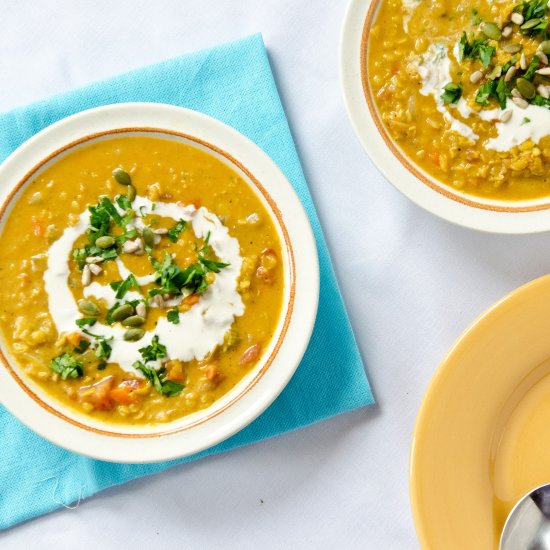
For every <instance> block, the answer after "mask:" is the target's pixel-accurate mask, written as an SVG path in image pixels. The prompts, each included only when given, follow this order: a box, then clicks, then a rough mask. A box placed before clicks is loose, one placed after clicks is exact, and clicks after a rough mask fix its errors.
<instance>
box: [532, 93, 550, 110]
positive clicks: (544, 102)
mask: <svg viewBox="0 0 550 550" xmlns="http://www.w3.org/2000/svg"><path fill="white" fill-rule="evenodd" d="M531 103H532V104H533V105H538V106H539V107H546V108H547V109H550V98H544V97H542V96H541V95H538V96H536V97H535V99H533V101H532V102H531Z"/></svg>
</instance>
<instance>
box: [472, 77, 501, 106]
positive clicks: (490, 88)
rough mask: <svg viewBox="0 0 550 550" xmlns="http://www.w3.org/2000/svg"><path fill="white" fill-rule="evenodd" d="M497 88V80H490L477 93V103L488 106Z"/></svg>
mask: <svg viewBox="0 0 550 550" xmlns="http://www.w3.org/2000/svg"><path fill="white" fill-rule="evenodd" d="M496 87H497V83H496V80H488V81H487V82H485V84H483V86H481V88H479V90H478V91H477V94H476V103H479V104H480V105H488V104H489V98H490V97H491V96H492V95H493V93H494V91H495V90H496Z"/></svg>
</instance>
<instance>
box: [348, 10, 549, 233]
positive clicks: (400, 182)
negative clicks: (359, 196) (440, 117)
mask: <svg viewBox="0 0 550 550" xmlns="http://www.w3.org/2000/svg"><path fill="white" fill-rule="evenodd" d="M381 2H382V0H351V1H350V3H349V5H348V10H347V14H346V17H345V22H344V25H343V29H342V36H341V49H340V79H341V83H342V87H343V93H344V99H345V104H346V109H347V112H348V115H349V118H350V120H351V122H352V125H353V128H354V130H355V133H356V135H357V137H358V139H359V141H360V143H361V145H362V146H363V148H364V149H365V151H366V152H367V154H368V155H369V157H370V159H371V160H372V162H373V163H374V164H375V165H376V167H377V168H378V169H379V170H380V172H381V173H382V174H383V175H384V176H385V178H386V179H387V180H388V181H389V182H390V183H392V184H393V185H394V186H395V187H396V188H397V189H398V190H399V191H400V192H401V193H403V194H404V195H405V196H406V197H408V198H409V199H410V200H411V201H413V202H414V203H416V204H417V205H419V206H421V207H422V208H424V209H426V210H428V211H429V212H431V213H433V214H435V215H437V216H439V217H441V218H443V219H446V220H448V221H450V222H452V223H455V224H458V225H462V226H465V227H469V228H472V229H476V230H481V231H487V232H494V233H515V234H521V233H536V232H542V231H547V230H548V229H550V215H549V214H548V210H549V209H550V196H546V197H544V196H543V197H539V198H535V199H529V200H507V199H506V200H503V199H495V198H487V197H481V196H474V195H472V194H468V193H465V192H463V191H461V190H460V188H459V187H455V186H452V185H448V184H446V183H444V182H443V181H440V180H439V179H437V178H436V177H434V176H433V175H432V174H429V173H428V172H427V171H426V170H424V169H423V168H422V167H421V166H420V165H419V164H417V163H416V162H414V161H412V160H411V159H410V157H408V156H407V155H406V154H405V153H404V150H403V148H402V147H401V146H400V145H399V143H397V142H396V141H395V140H394V139H393V138H392V136H391V135H390V133H389V132H388V130H387V128H386V127H385V125H384V123H383V122H382V117H381V113H380V111H379V109H378V107H377V104H376V98H375V94H374V92H373V86H372V83H371V80H370V77H371V75H370V72H369V66H368V49H369V35H370V33H371V31H372V28H373V25H374V24H375V23H376V18H377V16H378V13H379V10H380V5H381ZM408 4H411V5H413V4H414V5H416V6H418V7H417V8H416V9H417V10H422V9H423V3H422V2H421V1H420V2H417V3H415V2H412V3H410V2H409V3H408ZM434 111H435V103H434ZM436 139H437V138H436Z"/></svg>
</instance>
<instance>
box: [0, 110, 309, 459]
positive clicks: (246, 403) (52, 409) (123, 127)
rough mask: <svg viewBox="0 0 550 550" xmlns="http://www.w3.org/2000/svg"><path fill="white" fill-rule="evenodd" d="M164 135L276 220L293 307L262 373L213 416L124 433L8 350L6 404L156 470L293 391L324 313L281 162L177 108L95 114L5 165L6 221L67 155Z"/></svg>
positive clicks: (37, 141) (75, 443) (104, 452)
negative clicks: (235, 182)
mask: <svg viewBox="0 0 550 550" xmlns="http://www.w3.org/2000/svg"><path fill="white" fill-rule="evenodd" d="M115 133H116V135H117V136H121V135H124V134H131V135H136V134H137V135H142V134H145V135H154V136H159V137H166V138H168V139H174V140H179V141H182V142H184V143H189V144H192V145H194V146H196V147H199V148H200V149H203V150H206V151H208V152H210V153H211V154H212V155H214V156H216V157H217V158H219V159H220V160H222V161H223V162H225V163H227V164H228V165H229V166H231V167H232V168H233V169H234V170H235V171H236V172H238V173H239V174H240V175H241V176H242V177H243V178H244V179H245V181H247V183H248V184H249V185H250V186H251V188H252V189H253V190H254V191H255V192H256V194H257V195H258V196H259V197H260V199H261V200H262V202H263V203H264V205H265V206H266V208H267V210H268V211H269V212H270V213H271V215H272V216H273V219H274V221H275V225H276V227H277V230H278V233H279V237H280V239H281V244H282V248H283V256H284V258H283V262H284V271H285V290H284V305H283V311H282V313H281V318H280V320H279V323H278V325H277V329H276V333H275V334H274V336H273V339H272V342H271V344H270V346H269V347H268V348H267V349H266V350H265V352H264V356H263V358H262V359H261V361H260V362H259V364H258V365H257V366H256V367H255V368H254V369H253V370H252V372H250V373H249V374H248V375H247V376H246V377H245V378H244V379H243V380H242V381H241V382H240V383H239V384H237V386H235V388H233V389H232V390H231V391H230V392H229V393H227V394H226V395H225V396H224V397H223V398H221V399H220V400H218V401H217V402H215V403H214V404H213V405H212V406H210V407H209V408H207V409H205V410H203V411H200V412H197V413H194V414H192V415H189V416H186V417H184V418H181V419H178V420H175V421H173V422H170V423H166V424H159V425H156V426H150V427H121V426H118V425H110V424H105V423H100V422H97V421H94V420H93V419H92V418H90V417H89V416H85V415H84V414H80V413H78V412H75V411H73V410H70V409H68V408H67V407H65V406H63V405H62V404H61V403H59V402H58V401H56V400H54V399H52V398H50V397H49V396H48V395H47V394H45V393H44V392H43V391H41V389H40V388H39V387H38V386H37V385H36V384H34V383H33V382H32V380H30V379H29V378H27V377H26V376H25V375H23V373H22V372H21V370H20V368H19V367H18V365H17V363H16V361H15V360H14V359H13V357H11V355H10V354H9V352H8V350H7V346H6V345H5V343H4V342H0V350H1V351H2V354H0V358H1V356H2V355H4V356H5V358H2V361H0V402H1V403H2V404H3V405H4V406H5V407H6V408H7V409H8V410H9V411H11V412H12V413H13V414H14V415H15V416H16V417H17V418H19V420H21V421H22V422H23V423H25V424H26V425H27V426H29V427H30V428H31V429H32V430H34V431H35V432H37V433H38V434H40V435H42V436H43V437H45V438H46V439H49V440H50V441H53V442H54V443H56V444H58V445H60V446H62V447H65V448H67V449H70V450H72V451H75V452H78V453H80V454H83V455H87V456H91V457H94V458H99V459H103V460H110V461H117V462H130V463H138V462H153V461H161V460H169V459H173V458H178V457H182V456H186V455H190V454H192V453H195V452H198V451H201V450H203V449H206V448H208V447H211V446H213V445H215V444H216V443H219V442H220V441H222V440H224V439H226V438H228V437H229V436H231V435H233V434H234V433H236V432H237V431H239V430H241V429H242V428H243V427H244V426H246V425H247V424H249V423H250V422H252V420H254V419H255V418H256V417H257V416H258V415H259V414H260V413H262V412H263V411H264V410H265V409H266V408H267V407H268V406H269V405H270V404H271V403H272V402H273V400H274V399H275V398H276V397H277V396H278V395H279V393H280V392H281V391H282V390H283V388H284V387H285V386H286V384H287V383H288V381H289V380H290V378H291V377H292V375H293V374H294V371H295V370H296V367H297V366H298V364H299V362H300V360H301V358H302V355H303V354H304V352H305V349H306V347H307V344H308V341H309V338H310V335H311V332H312V330H313V324H314V321H315V316H316V312H317V303H318V295H319V267H318V259H317V249H316V246H315V240H314V237H313V233H312V231H311V227H310V225H309V221H308V218H307V216H306V214H305V212H304V210H303V207H302V205H301V203H300V201H299V199H298V197H297V195H296V193H295V192H294V190H293V188H292V187H291V185H290V184H289V182H288V181H287V179H286V178H285V176H284V175H283V173H282V172H281V171H280V170H279V168H278V167H277V166H276V165H275V163H274V162H273V161H272V160H271V159H270V158H269V157H268V156H267V155H266V154H265V153H264V152H263V151H262V150H261V149H260V148H259V147H257V146H256V145H255V144H254V143H252V142H251V141H250V140H248V139H247V138H245V137H244V136H243V135H242V134H240V133H239V132H237V131H236V130H234V129H232V128H230V127H229V126H226V125H225V124H222V123H221V122H219V121H217V120H215V119H213V118H210V117H208V116H205V115H203V114H200V113H197V112H195V111H191V110H188V109H182V108H179V107H174V106H170V105H160V104H154V103H126V104H118V105H110V106H106V107H100V108H98V109H92V110H89V111H84V112H82V113H79V114H76V115H74V116H71V117H69V118H66V119H64V120H62V121H60V122H58V123H56V124H53V125H52V126H50V127H48V128H46V129H45V130H43V131H42V132H40V133H39V134H37V135H36V136H34V137H33V138H31V139H30V140H29V141H27V142H26V143H24V144H23V145H22V146H21V147H19V149H17V151H15V152H14V153H13V154H12V155H11V156H10V157H9V158H8V159H7V160H6V161H5V162H4V163H3V164H2V165H1V166H0V181H1V182H2V186H1V188H0V203H1V205H2V209H1V211H4V208H5V214H4V215H3V216H2V217H1V218H0V230H1V229H2V228H3V224H4V221H5V219H6V217H7V216H8V215H9V212H10V209H11V206H12V204H13V203H14V202H15V200H16V199H17V198H18V196H19V191H20V190H21V189H22V188H24V187H25V186H26V185H27V184H28V182H29V181H30V180H31V179H32V178H33V177H35V176H36V175H37V174H38V173H39V172H40V171H41V170H43V169H44V167H46V166H49V165H50V164H51V163H52V162H55V161H56V159H57V158H58V157H59V155H62V154H63V153H64V152H65V151H67V150H72V149H73V148H75V147H79V146H82V145H86V144H88V143H90V142H92V141H93V140H98V139H107V138H109V137H111V136H112V135H113V134H115Z"/></svg>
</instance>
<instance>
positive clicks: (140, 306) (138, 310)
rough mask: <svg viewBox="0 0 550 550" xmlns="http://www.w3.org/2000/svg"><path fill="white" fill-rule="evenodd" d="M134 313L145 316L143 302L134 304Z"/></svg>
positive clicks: (145, 307) (145, 308)
mask: <svg viewBox="0 0 550 550" xmlns="http://www.w3.org/2000/svg"><path fill="white" fill-rule="evenodd" d="M136 315H139V316H140V317H143V318H145V317H146V316H147V306H146V305H145V304H144V303H143V302H140V303H139V304H138V305H137V306H136Z"/></svg>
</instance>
